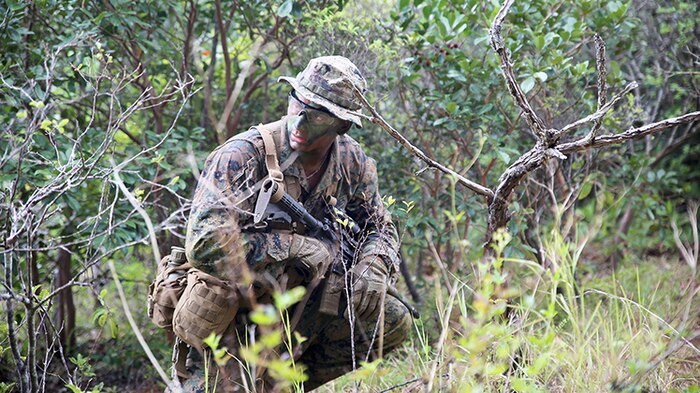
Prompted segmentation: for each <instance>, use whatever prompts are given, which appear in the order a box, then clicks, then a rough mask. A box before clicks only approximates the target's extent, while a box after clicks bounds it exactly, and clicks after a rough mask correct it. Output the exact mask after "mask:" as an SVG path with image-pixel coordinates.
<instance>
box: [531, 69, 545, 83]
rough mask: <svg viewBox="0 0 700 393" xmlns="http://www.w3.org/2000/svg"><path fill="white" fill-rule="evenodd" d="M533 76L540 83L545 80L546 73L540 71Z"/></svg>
mask: <svg viewBox="0 0 700 393" xmlns="http://www.w3.org/2000/svg"><path fill="white" fill-rule="evenodd" d="M533 76H534V77H535V78H537V79H539V80H540V81H542V82H544V81H546V80H547V73H546V72H541V71H540V72H535V75H533Z"/></svg>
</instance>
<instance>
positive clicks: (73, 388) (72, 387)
mask: <svg viewBox="0 0 700 393" xmlns="http://www.w3.org/2000/svg"><path fill="white" fill-rule="evenodd" d="M66 387H67V388H68V389H70V391H71V392H73V393H83V391H82V390H81V389H80V388H79V387H77V386H75V385H73V384H72V383H69V384H67V385H66Z"/></svg>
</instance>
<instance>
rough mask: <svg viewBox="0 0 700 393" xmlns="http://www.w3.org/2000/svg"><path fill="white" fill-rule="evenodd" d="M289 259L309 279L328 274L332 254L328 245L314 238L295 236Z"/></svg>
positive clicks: (290, 247)
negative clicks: (294, 262)
mask: <svg viewBox="0 0 700 393" xmlns="http://www.w3.org/2000/svg"><path fill="white" fill-rule="evenodd" d="M289 259H290V260H294V261H296V263H297V265H296V266H295V267H297V268H300V269H301V270H302V271H303V272H304V273H305V275H306V276H307V277H306V278H307V279H309V280H310V279H313V278H315V277H318V275H319V274H323V273H325V272H326V270H327V268H328V266H329V265H330V262H331V253H330V251H329V249H328V247H327V246H326V244H325V243H324V242H322V241H320V240H318V239H315V238H313V237H307V236H301V235H297V234H294V235H293V236H292V241H291V244H290V246H289Z"/></svg>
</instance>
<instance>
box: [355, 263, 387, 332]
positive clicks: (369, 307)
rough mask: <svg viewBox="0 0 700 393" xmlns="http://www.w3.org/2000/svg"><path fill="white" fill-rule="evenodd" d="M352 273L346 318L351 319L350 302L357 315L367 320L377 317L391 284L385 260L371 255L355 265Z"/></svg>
mask: <svg viewBox="0 0 700 393" xmlns="http://www.w3.org/2000/svg"><path fill="white" fill-rule="evenodd" d="M350 273H351V278H350V279H351V287H350V296H351V298H350V301H348V310H347V311H346V312H345V318H346V319H349V312H350V308H349V305H350V304H352V307H353V310H354V312H355V314H354V315H355V317H357V318H360V319H361V320H365V321H366V320H369V319H370V318H372V317H376V316H377V315H379V310H380V309H381V307H383V306H384V302H383V299H384V296H385V295H386V291H387V288H388V285H389V272H388V269H387V267H386V264H385V263H384V260H383V259H382V258H381V257H378V256H376V255H370V256H368V257H365V258H363V259H361V260H360V262H358V263H357V265H355V266H353V268H352V269H351V270H350Z"/></svg>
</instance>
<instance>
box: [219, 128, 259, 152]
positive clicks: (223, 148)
mask: <svg viewBox="0 0 700 393" xmlns="http://www.w3.org/2000/svg"><path fill="white" fill-rule="evenodd" d="M261 148H262V137H261V136H260V133H259V132H258V131H256V130H255V129H249V130H246V131H243V132H241V133H239V134H236V135H234V136H232V137H231V138H229V139H228V140H227V141H226V142H224V143H223V144H222V145H220V146H219V147H217V148H216V150H214V152H213V153H212V154H216V153H218V154H226V155H236V156H238V155H240V156H249V157H252V156H255V155H259V153H260V149H261Z"/></svg>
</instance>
